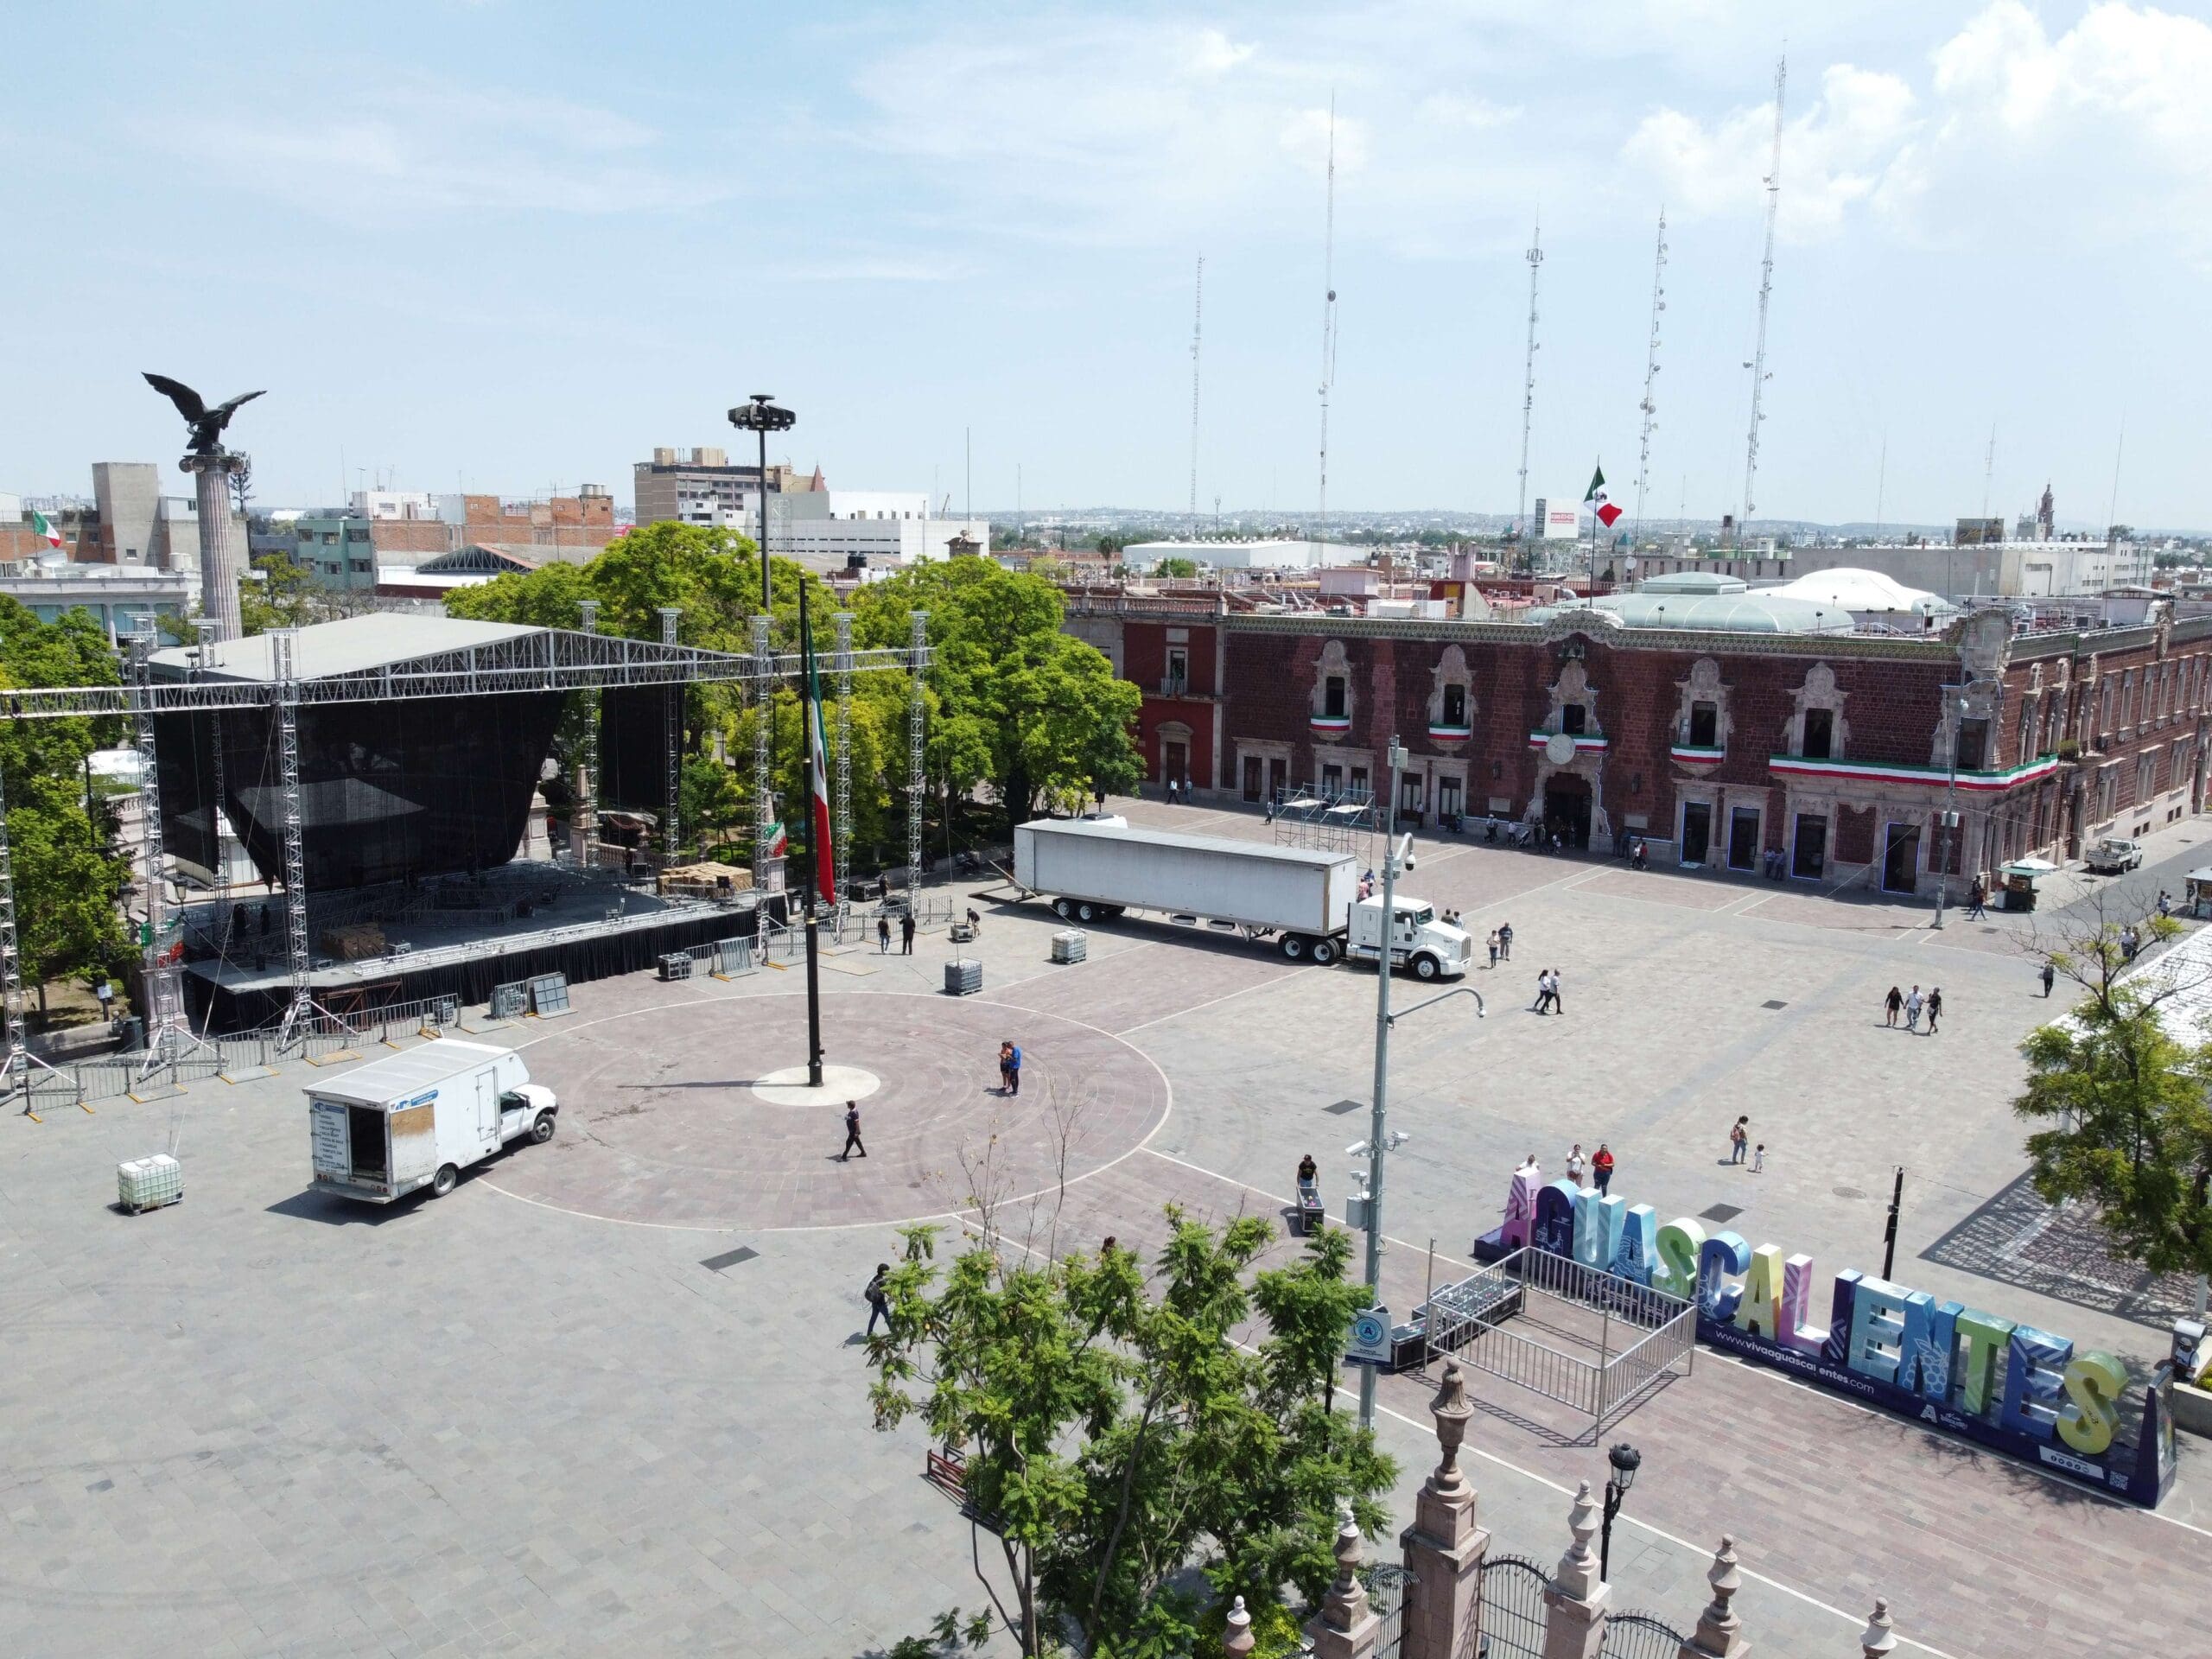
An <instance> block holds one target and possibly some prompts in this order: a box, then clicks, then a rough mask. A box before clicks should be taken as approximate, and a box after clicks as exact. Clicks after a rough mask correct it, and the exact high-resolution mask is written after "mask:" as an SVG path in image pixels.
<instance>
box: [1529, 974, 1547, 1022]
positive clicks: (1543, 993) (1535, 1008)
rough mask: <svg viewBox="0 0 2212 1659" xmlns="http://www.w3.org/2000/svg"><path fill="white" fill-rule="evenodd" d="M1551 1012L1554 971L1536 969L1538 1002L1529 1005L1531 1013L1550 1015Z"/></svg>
mask: <svg viewBox="0 0 2212 1659" xmlns="http://www.w3.org/2000/svg"><path fill="white" fill-rule="evenodd" d="M1551 1011H1552V970H1551V969H1548V968H1539V969H1536V1000H1535V1002H1533V1003H1531V1004H1530V1005H1529V1012H1530V1013H1532V1014H1549V1013H1550V1012H1551Z"/></svg>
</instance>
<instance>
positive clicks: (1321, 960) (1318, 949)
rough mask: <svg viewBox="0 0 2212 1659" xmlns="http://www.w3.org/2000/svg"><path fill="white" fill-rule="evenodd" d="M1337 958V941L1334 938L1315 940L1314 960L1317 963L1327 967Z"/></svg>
mask: <svg viewBox="0 0 2212 1659" xmlns="http://www.w3.org/2000/svg"><path fill="white" fill-rule="evenodd" d="M1336 959H1337V942H1336V941H1335V940H1334V939H1316V940H1314V941H1313V960H1314V962H1315V963H1318V964H1319V965H1320V966H1321V967H1324V968H1325V967H1327V966H1328V965H1329V964H1330V963H1332V962H1334V961H1335V960H1336Z"/></svg>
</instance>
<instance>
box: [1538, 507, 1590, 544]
mask: <svg viewBox="0 0 2212 1659" xmlns="http://www.w3.org/2000/svg"><path fill="white" fill-rule="evenodd" d="M1581 533H1582V509H1581V507H1580V505H1578V504H1576V503H1574V502H1571V501H1561V500H1558V499H1554V498H1552V497H1548V496H1541V495H1540V496H1538V497H1537V498H1536V510H1535V512H1533V513H1531V514H1530V515H1529V537H1530V538H1531V539H1533V540H1536V541H1543V542H1571V541H1573V539H1574V538H1575V537H1577V536H1580V534H1581Z"/></svg>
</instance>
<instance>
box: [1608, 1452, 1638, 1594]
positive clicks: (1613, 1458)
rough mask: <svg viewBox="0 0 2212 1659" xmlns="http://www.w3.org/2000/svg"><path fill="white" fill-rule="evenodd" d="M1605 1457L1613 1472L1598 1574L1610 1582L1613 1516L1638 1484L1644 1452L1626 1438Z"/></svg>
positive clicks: (1610, 1479)
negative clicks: (1631, 1444) (1638, 1472)
mask: <svg viewBox="0 0 2212 1659" xmlns="http://www.w3.org/2000/svg"><path fill="white" fill-rule="evenodd" d="M1605 1461H1606V1462H1607V1463H1609V1464H1611V1465H1612V1466H1613V1472H1612V1473H1611V1475H1610V1476H1609V1477H1607V1478H1606V1481H1605V1530H1604V1531H1603V1532H1602V1533H1601V1534H1600V1535H1599V1540H1598V1576H1599V1578H1601V1579H1603V1580H1605V1582H1607V1583H1608V1584H1610V1583H1611V1582H1612V1577H1613V1574H1612V1564H1613V1517H1614V1516H1617V1515H1618V1514H1619V1513H1620V1512H1621V1500H1622V1499H1623V1498H1624V1497H1627V1496H1628V1489H1629V1488H1630V1487H1631V1486H1633V1485H1635V1484H1636V1471H1637V1470H1638V1469H1640V1468H1641V1467H1643V1453H1642V1452H1639V1451H1637V1449H1636V1448H1635V1447H1634V1446H1630V1444H1629V1443H1628V1442H1627V1441H1626V1440H1623V1441H1622V1442H1621V1443H1620V1444H1619V1445H1618V1446H1614V1447H1613V1448H1612V1450H1611V1451H1610V1452H1606V1453H1605Z"/></svg>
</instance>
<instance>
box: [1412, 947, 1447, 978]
mask: <svg viewBox="0 0 2212 1659" xmlns="http://www.w3.org/2000/svg"><path fill="white" fill-rule="evenodd" d="M1442 969H1443V964H1442V963H1440V962H1438V961H1437V959H1436V958H1435V957H1432V956H1430V955H1429V954H1428V952H1427V951H1426V950H1424V951H1422V952H1421V955H1419V956H1417V957H1414V978H1415V979H1434V978H1435V977H1436V976H1437V975H1438V974H1439V973H1440V972H1441V971H1442Z"/></svg>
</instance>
